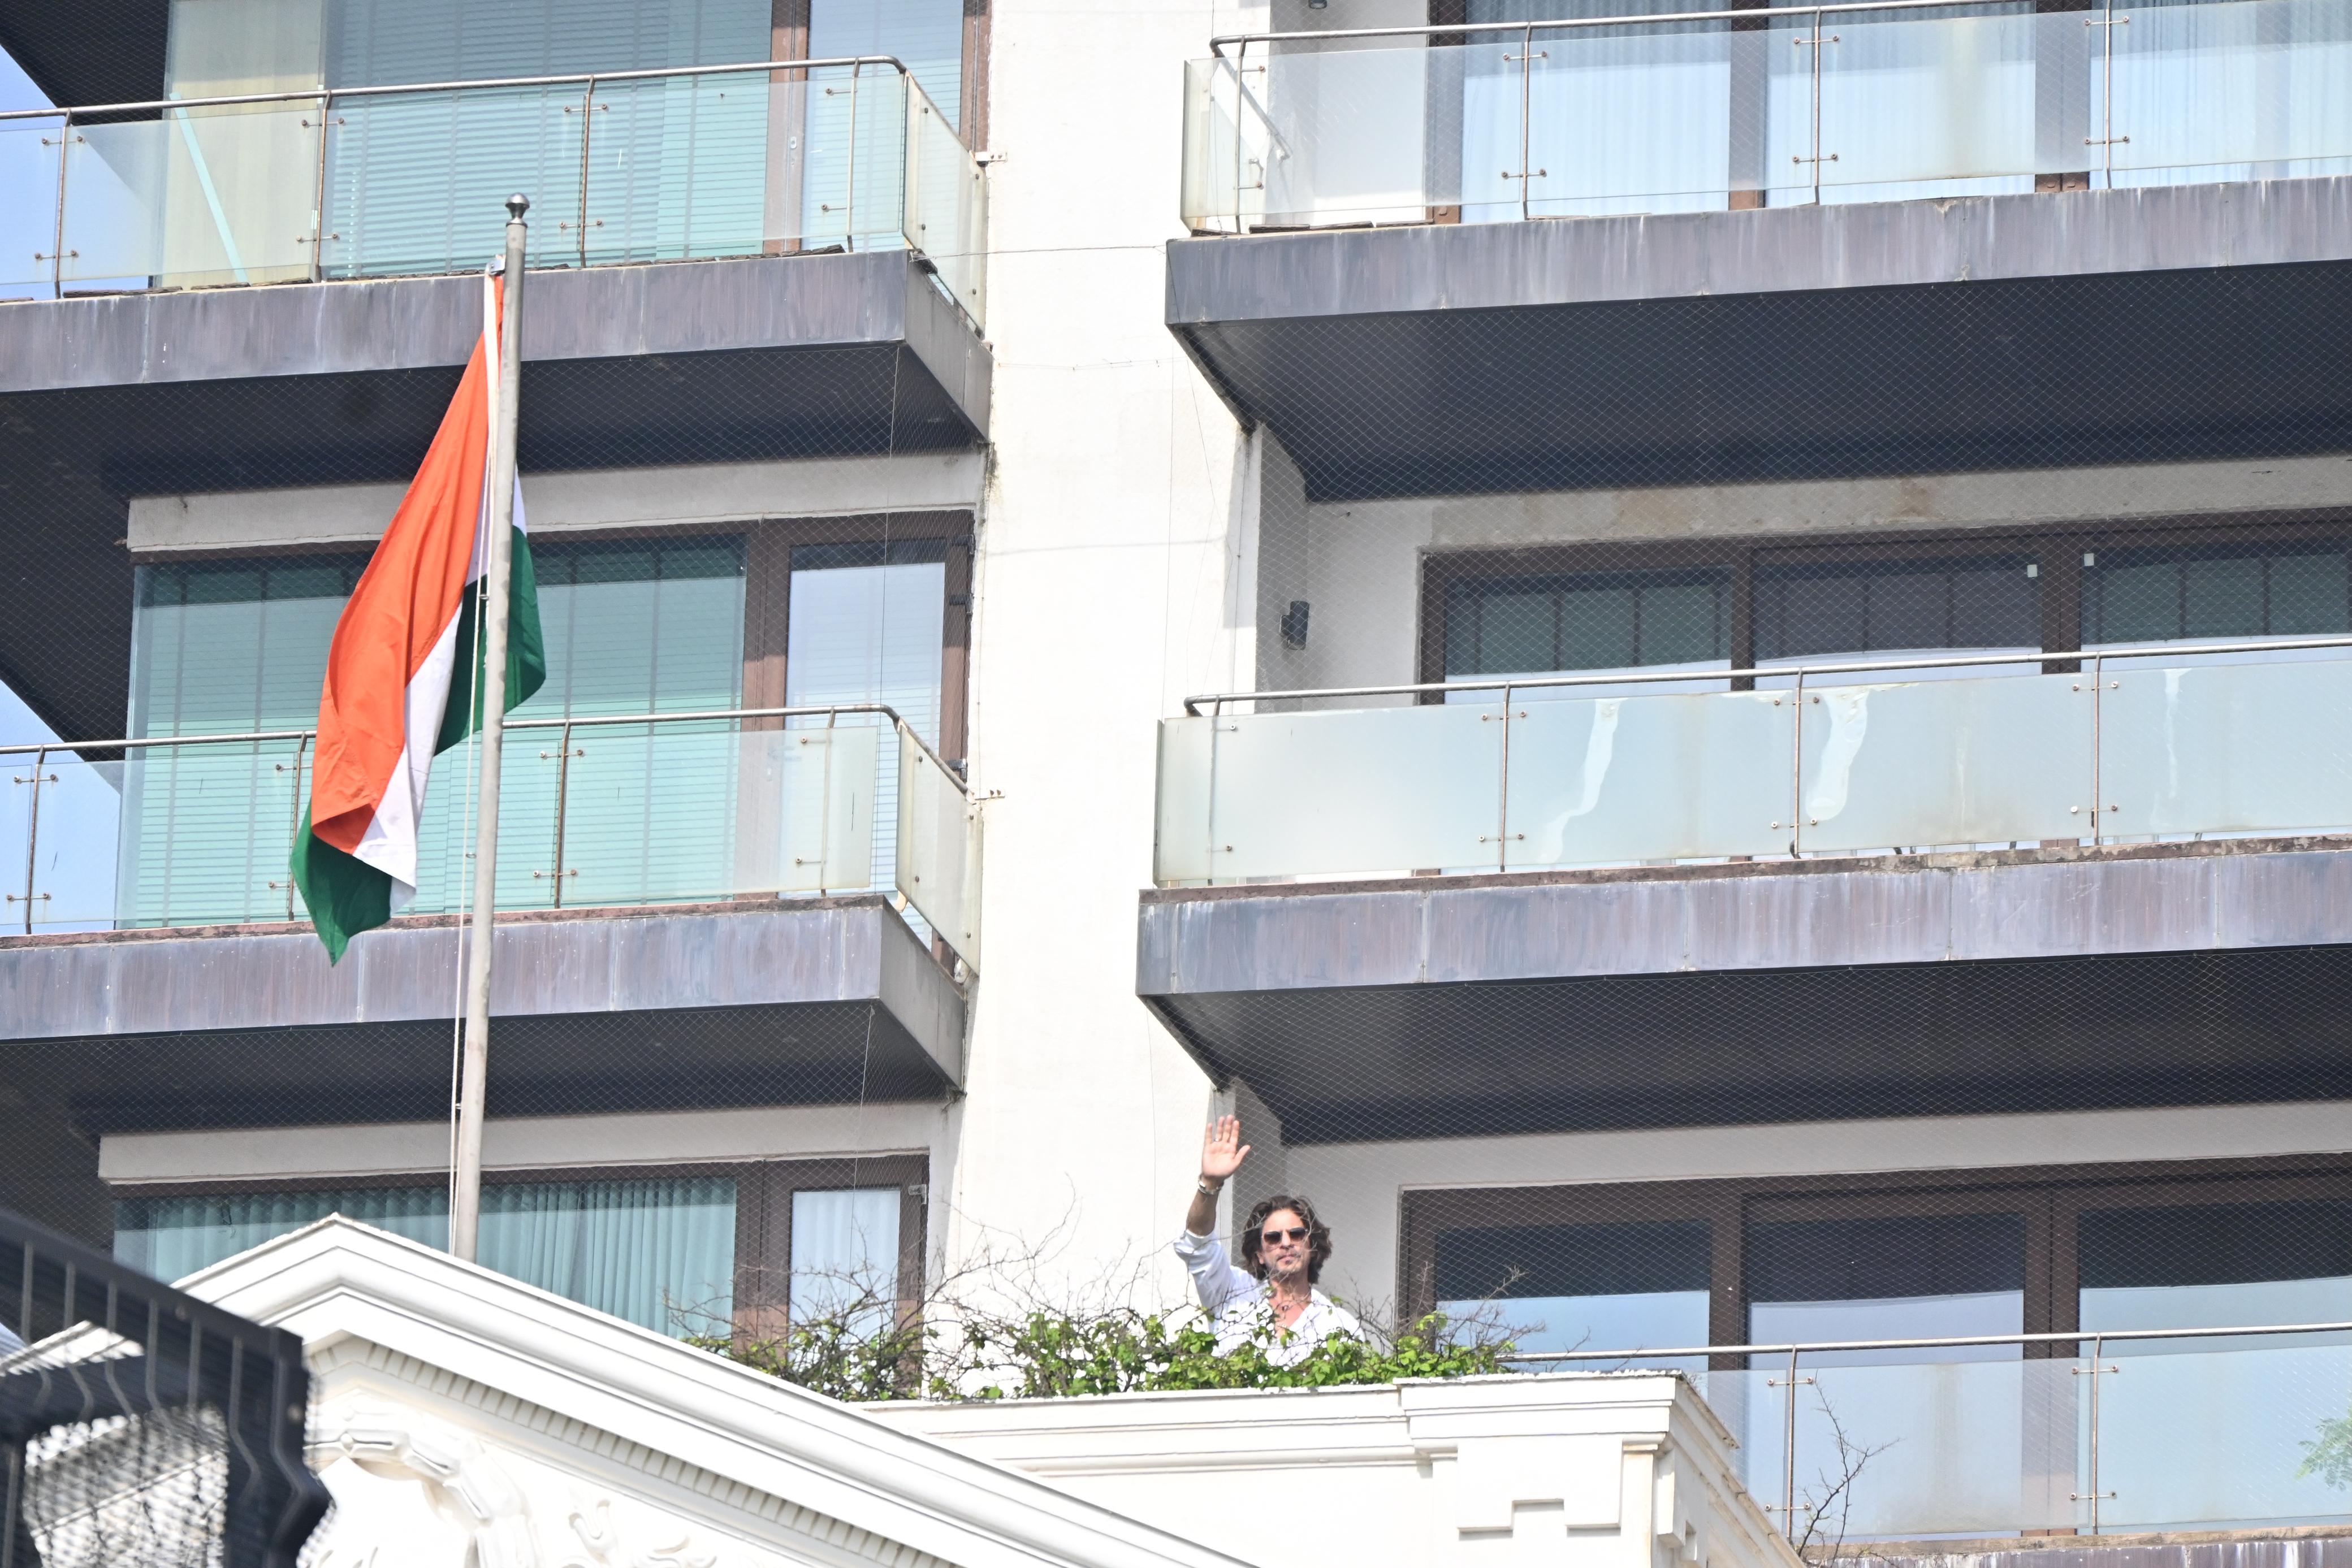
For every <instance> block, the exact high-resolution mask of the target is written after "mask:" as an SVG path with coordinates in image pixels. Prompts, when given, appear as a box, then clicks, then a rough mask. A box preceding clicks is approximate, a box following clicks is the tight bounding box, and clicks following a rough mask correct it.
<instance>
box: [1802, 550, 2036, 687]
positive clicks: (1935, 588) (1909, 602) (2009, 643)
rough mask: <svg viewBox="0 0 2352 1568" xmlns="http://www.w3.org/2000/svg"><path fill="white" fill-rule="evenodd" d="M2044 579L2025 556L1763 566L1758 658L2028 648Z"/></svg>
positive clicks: (2032, 640)
mask: <svg viewBox="0 0 2352 1568" xmlns="http://www.w3.org/2000/svg"><path fill="white" fill-rule="evenodd" d="M2040 588H2041V570H2040V564H2039V562H2038V561H2036V560H2035V559H2033V558H2032V557H2031V556H2024V555H2019V556H1976V557H1964V558H1959V559H1948V560H1912V559H1895V560H1860V561H1832V562H1821V563H1807V564H1804V565H1786V566H1777V565H1776V566H1760V567H1759V568H1758V569H1757V571H1756V659H1757V662H1758V663H1759V664H1769V663H1771V662H1774V661H1782V660H1791V659H1801V658H1807V657H1814V656H1821V655H1829V654H1856V655H1859V654H1864V653H1874V654H1888V655H1900V654H1903V653H1927V652H1942V651H1946V650H1949V651H1952V652H1956V653H2001V652H2006V651H2010V650H2016V651H2019V652H2030V651H2032V650H2036V649H2039V648H2040V647H2041V646H2042V609H2041V595H2040ZM1973 673H1976V674H1987V673H1990V672H1987V671H1982V670H1979V671H1976V672H1973Z"/></svg>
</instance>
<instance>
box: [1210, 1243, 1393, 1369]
mask: <svg viewBox="0 0 2352 1568" xmlns="http://www.w3.org/2000/svg"><path fill="white" fill-rule="evenodd" d="M1176 1256H1178V1257H1179V1258H1181V1259H1182V1260H1184V1267H1185V1268H1186V1269H1188V1270H1191V1271H1192V1284H1193V1287H1194V1288H1195V1289H1196V1290H1198V1291H1200V1292H1201V1305H1202V1307H1203V1308H1205V1309H1207V1311H1208V1312H1209V1314H1210V1315H1211V1316H1212V1317H1213V1318H1215V1319H1216V1320H1217V1354H1219V1355H1231V1354H1233V1353H1234V1351H1236V1350H1239V1349H1240V1348H1241V1347H1242V1346H1243V1345H1245V1344H1248V1343H1251V1342H1252V1341H1253V1340H1255V1341H1257V1342H1259V1343H1263V1344H1264V1345H1265V1358H1266V1360H1268V1361H1270V1362H1272V1363H1274V1364H1275V1365H1276V1366H1292V1365H1295V1364H1297V1363H1299V1362H1302V1361H1304V1360H1306V1359H1307V1357H1308V1356H1309V1355H1311V1354H1314V1352H1315V1347H1316V1346H1317V1345H1318V1344H1320V1343H1323V1342H1324V1341H1325V1340H1327V1339H1329V1338H1330V1337H1331V1336H1333V1335H1334V1334H1352V1335H1355V1336H1356V1337H1357V1338H1359V1339H1360V1338H1362V1337H1363V1333H1364V1328H1363V1325H1362V1324H1361V1323H1360V1322H1357V1321H1356V1317H1355V1314H1354V1313H1353V1312H1349V1311H1348V1309H1347V1308H1345V1307H1343V1306H1340V1305H1339V1303H1337V1302H1336V1301H1332V1300H1331V1298H1330V1297H1328V1296H1327V1295H1325V1294H1324V1293H1323V1292H1322V1291H1318V1290H1314V1289H1312V1288H1311V1287H1310V1288H1309V1290H1308V1291H1307V1310H1306V1311H1305V1312H1301V1313H1299V1314H1298V1321H1297V1322H1294V1323H1292V1324H1291V1325H1290V1328H1289V1331H1288V1332H1287V1333H1285V1332H1284V1330H1283V1327H1282V1320H1281V1319H1280V1318H1278V1317H1276V1316H1275V1312H1274V1301H1273V1297H1272V1293H1271V1288H1270V1287H1269V1286H1268V1285H1267V1284H1266V1283H1265V1281H1263V1280H1253V1279H1251V1278H1250V1277H1249V1276H1248V1275H1247V1274H1244V1273H1243V1272H1242V1271H1241V1270H1239V1269H1236V1268H1234V1261H1233V1260H1232V1259H1231V1258H1230V1257H1228V1256H1227V1255H1226V1253H1225V1247H1224V1243H1223V1242H1222V1241H1219V1240H1218V1239H1216V1238H1215V1237H1213V1236H1195V1235H1193V1234H1192V1232H1191V1231H1189V1230H1186V1231H1182V1232H1180V1233H1179V1234H1178V1236H1177V1238H1176Z"/></svg>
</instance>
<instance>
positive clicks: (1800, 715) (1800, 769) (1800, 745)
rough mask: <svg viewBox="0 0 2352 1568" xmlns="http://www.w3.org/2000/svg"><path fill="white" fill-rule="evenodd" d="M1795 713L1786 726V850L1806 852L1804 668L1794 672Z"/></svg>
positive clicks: (1794, 852)
mask: <svg viewBox="0 0 2352 1568" xmlns="http://www.w3.org/2000/svg"><path fill="white" fill-rule="evenodd" d="M1795 696H1796V709H1797V716H1796V718H1795V719H1794V720H1793V721H1792V722H1791V723H1790V726H1789V854H1790V858H1791V859H1795V858H1797V857H1799V856H1801V855H1802V854H1803V853H1804V852H1805V672H1804V671H1803V670H1799V671H1798V672H1797V689H1796V694H1795Z"/></svg>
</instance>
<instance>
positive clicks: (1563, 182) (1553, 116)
mask: <svg viewBox="0 0 2352 1568" xmlns="http://www.w3.org/2000/svg"><path fill="white" fill-rule="evenodd" d="M1733 37H1734V35H1733V34H1732V33H1731V32H1730V31H1729V30H1728V29H1727V28H1726V27H1724V26H1722V25H1721V24H1717V23H1702V24H1696V25H1691V24H1685V25H1684V26H1677V27H1671V28H1666V27H1644V28H1638V29H1628V30H1626V31H1623V32H1618V31H1616V30H1614V29H1591V30H1584V31H1579V32H1574V33H1553V34H1545V33H1540V32H1538V34H1537V35H1536V37H1535V47H1536V54H1535V57H1534V58H1533V59H1532V60H1531V61H1530V62H1529V65H1528V82H1527V93H1528V156H1527V162H1528V213H1529V215H1530V216H1535V217H1543V216H1570V215H1574V216H1584V215H1589V214H1599V213H1670V212H1704V211H1707V210H1710V209H1720V208H1721V207H1722V206H1723V205H1724V204H1725V193H1726V192H1727V191H1728V190H1730V188H1731V162H1730V160H1731V49H1732V39H1733ZM1524 47H1525V46H1524V45H1520V44H1513V45H1510V46H1508V47H1506V48H1505V51H1504V52H1505V53H1506V54H1507V55H1508V56H1517V55H1518V54H1520V53H1522V52H1523V50H1524ZM1475 79H1476V84H1477V86H1478V88H1479V89H1481V90H1479V91H1478V92H1477V93H1476V94H1475V97H1474V99H1472V100H1471V102H1470V103H1465V131H1471V130H1472V128H1473V127H1475V135H1476V139H1475V141H1465V150H1464V162H1465V165H1469V166H1472V167H1475V170H1476V172H1477V173H1478V174H1479V175H1481V176H1484V175H1485V174H1486V169H1485V168H1484V166H1483V165H1484V163H1486V162H1494V163H1496V170H1497V172H1499V171H1501V170H1503V169H1505V168H1508V169H1511V170H1513V171H1516V170H1517V167H1518V156H1517V154H1518V148H1517V132H1518V112H1517V111H1518V105H1517V102H1516V101H1515V99H1516V96H1517V90H1518V82H1517V66H1516V64H1512V65H1510V66H1509V67H1508V74H1507V75H1505V76H1502V77H1500V78H1496V77H1493V76H1489V75H1482V76H1480V77H1478V78H1475ZM1472 104H1475V110H1476V112H1475V115H1474V114H1472V113H1470V112H1469V110H1470V109H1471V107H1472ZM1496 131H1502V132H1503V137H1502V139H1501V145H1499V146H1497V145H1496V135H1495V133H1496ZM1474 151H1475V152H1484V153H1486V154H1487V156H1486V158H1485V159H1484V160H1478V159H1475V158H1474V157H1473V156H1472V153H1473V152H1474ZM1496 154H1499V155H1500V156H1499V161H1498V159H1497V157H1496ZM1516 196H1517V192H1516V190H1513V191H1512V192H1511V195H1510V197H1509V198H1508V199H1511V200H1515V199H1516ZM1507 215H1509V216H1514V217H1516V216H1517V214H1516V213H1508V214H1507Z"/></svg>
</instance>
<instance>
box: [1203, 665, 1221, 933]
mask: <svg viewBox="0 0 2352 1568" xmlns="http://www.w3.org/2000/svg"><path fill="white" fill-rule="evenodd" d="M1224 733H1225V701H1224V699H1223V697H1219V698H1218V699H1217V703H1216V706H1214V707H1213V708H1211V709H1210V710H1209V810H1208V819H1209V858H1208V860H1207V861H1206V862H1204V863H1205V865H1206V868H1207V870H1208V873H1209V875H1208V879H1207V880H1208V884H1209V885H1210V886H1211V887H1214V886H1216V885H1217V747H1218V745H1219V737H1221V736H1223V734H1224Z"/></svg>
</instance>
